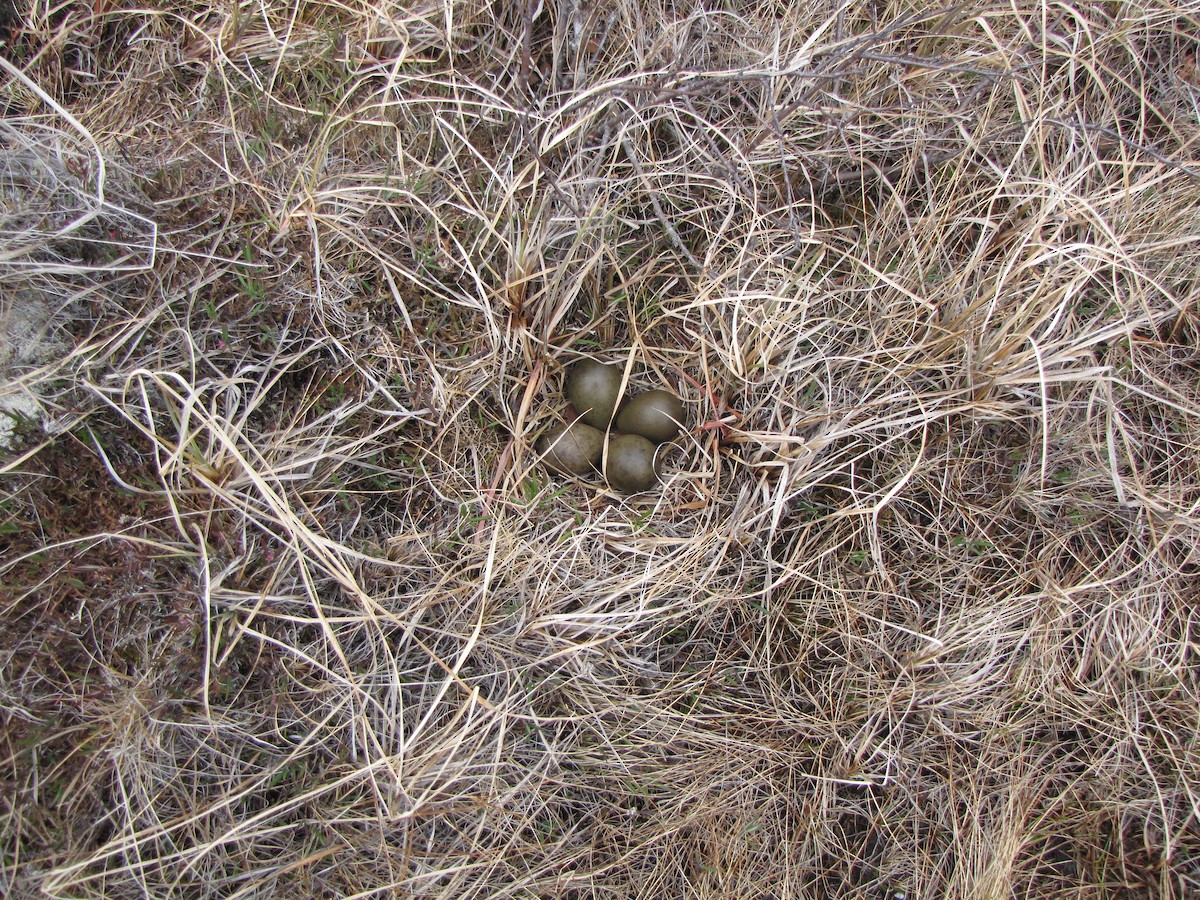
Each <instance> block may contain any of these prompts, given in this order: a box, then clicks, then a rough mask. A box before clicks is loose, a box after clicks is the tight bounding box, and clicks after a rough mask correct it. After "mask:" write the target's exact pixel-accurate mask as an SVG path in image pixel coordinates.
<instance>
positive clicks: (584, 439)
mask: <svg viewBox="0 0 1200 900" xmlns="http://www.w3.org/2000/svg"><path fill="white" fill-rule="evenodd" d="M537 449H538V452H539V453H542V454H544V455H545V460H546V465H548V466H550V468H552V469H555V470H556V471H559V472H564V473H566V474H569V475H583V474H585V473H587V472H591V471H592V470H594V469H595V468H596V467H597V465H598V464H599V462H600V454H601V453H602V452H603V451H604V434H603V433H602V432H600V431H598V430H597V429H595V428H593V427H592V426H591V425H585V424H583V423H582V422H574V423H572V424H570V425H556V426H555V427H554V428H551V429H550V430H549V431H548V432H546V434H544V435H543V436H542V439H541V440H540V441H538V447H537Z"/></svg>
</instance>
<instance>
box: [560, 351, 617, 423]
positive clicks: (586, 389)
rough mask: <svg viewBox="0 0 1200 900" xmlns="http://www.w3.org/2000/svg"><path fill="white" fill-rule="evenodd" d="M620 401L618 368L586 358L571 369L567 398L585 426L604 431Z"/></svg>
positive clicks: (568, 378) (568, 377)
mask: <svg viewBox="0 0 1200 900" xmlns="http://www.w3.org/2000/svg"><path fill="white" fill-rule="evenodd" d="M620 398H621V369H620V368H619V367H618V366H606V365H605V364H604V363H598V362H596V361H595V360H591V359H585V360H581V361H580V362H577V363H575V365H573V366H572V367H571V374H570V375H568V376H567V399H568V400H570V401H571V405H572V406H574V407H575V410H576V412H578V413H579V415H580V417H581V418H582V419H583V421H584V422H585V423H587V424H588V425H591V426H592V427H593V428H599V429H600V430H601V431H604V430H606V429H607V428H608V423H609V421H610V420H611V419H612V414H613V410H614V409H616V408H617V401H618V400H619V399H620Z"/></svg>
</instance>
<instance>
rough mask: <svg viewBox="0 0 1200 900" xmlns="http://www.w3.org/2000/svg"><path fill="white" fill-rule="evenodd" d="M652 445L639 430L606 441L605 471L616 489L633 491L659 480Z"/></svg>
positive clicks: (631, 492) (654, 450)
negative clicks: (607, 442) (606, 458)
mask: <svg viewBox="0 0 1200 900" xmlns="http://www.w3.org/2000/svg"><path fill="white" fill-rule="evenodd" d="M655 453H656V448H655V446H654V445H653V444H652V443H650V441H648V440H646V438H644V437H642V436H641V435H640V434H623V435H621V436H620V437H615V438H613V439H612V440H611V441H609V444H608V463H607V469H606V471H605V475H606V476H607V478H608V483H609V484H610V485H612V486H613V487H614V488H616V489H617V490H618V491H623V492H624V493H626V494H636V493H637V492H638V491H644V490H646V489H647V488H648V487H650V486H651V485H653V484H654V483H655V482H656V481H658V472H659V466H658V461H657V460H656V459H655V458H654V457H655Z"/></svg>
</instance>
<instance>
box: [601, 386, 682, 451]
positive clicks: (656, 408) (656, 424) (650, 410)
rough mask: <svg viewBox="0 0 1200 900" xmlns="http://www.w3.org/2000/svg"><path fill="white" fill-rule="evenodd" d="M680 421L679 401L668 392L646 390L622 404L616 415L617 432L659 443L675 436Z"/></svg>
mask: <svg viewBox="0 0 1200 900" xmlns="http://www.w3.org/2000/svg"><path fill="white" fill-rule="evenodd" d="M682 422H683V401H682V400H680V399H679V398H678V397H676V396H675V395H674V394H672V393H670V392H669V391H646V392H645V393H644V394H638V395H637V396H636V397H634V398H633V399H632V400H630V401H629V402H628V403H627V404H625V407H624V409H622V410H621V412H620V414H619V415H618V416H617V430H618V431H623V432H625V433H626V434H640V435H641V436H642V437H644V438H649V439H650V440H652V441H654V442H655V443H659V444H661V443H662V442H663V441H669V440H671V439H672V438H674V437H675V435H677V434H679V429H680V425H681V423H682Z"/></svg>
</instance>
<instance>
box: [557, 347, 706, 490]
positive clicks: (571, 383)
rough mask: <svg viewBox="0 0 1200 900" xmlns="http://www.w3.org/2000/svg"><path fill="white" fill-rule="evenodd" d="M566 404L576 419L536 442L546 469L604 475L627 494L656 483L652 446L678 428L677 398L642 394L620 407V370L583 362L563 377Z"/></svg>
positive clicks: (657, 464)
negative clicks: (565, 381)
mask: <svg viewBox="0 0 1200 900" xmlns="http://www.w3.org/2000/svg"><path fill="white" fill-rule="evenodd" d="M567 399H568V400H570V401H571V405H572V406H573V407H575V412H576V414H577V415H578V419H576V420H575V421H573V422H570V423H568V424H566V425H558V426H555V427H554V428H552V429H550V431H548V432H547V433H546V434H545V435H544V436H543V437H542V439H541V440H540V441H539V442H538V452H539V453H542V454H543V455H544V458H545V460H546V464H547V465H549V466H550V468H552V469H555V470H557V471H559V472H564V473H567V474H571V475H583V474H586V473H588V472H592V471H600V470H601V469H603V471H604V475H605V477H606V478H607V479H608V483H609V484H610V485H611V486H612V487H614V488H616V489H617V490H618V491H624V492H625V493H627V494H633V493H637V492H638V491H644V490H646V489H647V488H649V487H650V486H651V485H653V484H654V483H655V482H656V481H658V475H659V469H660V461H659V459H658V447H657V445H658V444H662V443H665V442H667V441H670V440H673V439H674V438H675V437H676V436H677V435H678V434H679V432H680V430H681V429H682V427H683V416H684V409H683V402H682V401H681V400H680V399H679V398H678V397H676V396H675V395H674V394H672V393H671V392H669V391H658V390H655V391H645V392H643V393H640V394H636V395H634V396H633V397H631V398H630V399H629V400H628V401H626V402H625V403H623V404H622V403H621V402H620V400H621V369H620V368H619V367H617V366H612V365H605V364H604V363H599V362H595V361H594V360H590V359H585V360H583V361H581V362H577V363H575V365H573V366H572V367H571V371H570V373H569V374H568V375H567ZM614 414H615V416H616V418H615V419H614ZM610 435H611V436H610ZM606 440H607V442H608V452H607V454H606V453H605V441H606Z"/></svg>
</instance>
